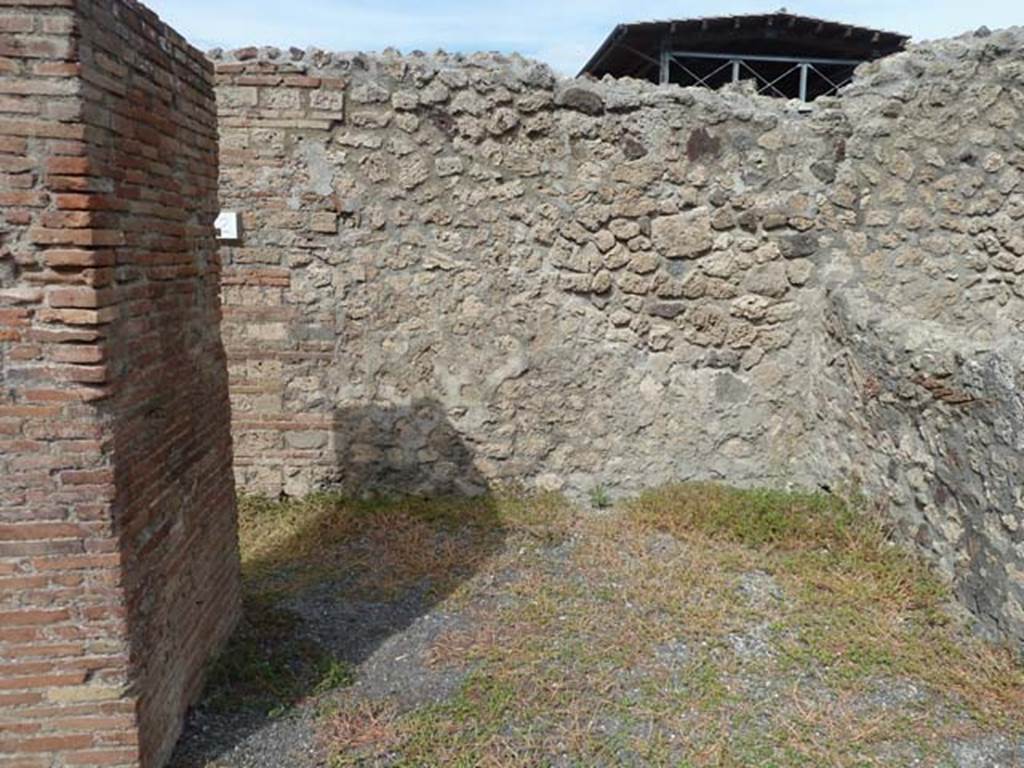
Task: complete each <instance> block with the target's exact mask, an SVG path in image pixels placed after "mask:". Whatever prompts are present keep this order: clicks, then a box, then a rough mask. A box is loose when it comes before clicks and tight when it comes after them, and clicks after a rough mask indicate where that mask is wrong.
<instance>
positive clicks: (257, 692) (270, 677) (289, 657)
mask: <svg viewBox="0 0 1024 768" xmlns="http://www.w3.org/2000/svg"><path fill="white" fill-rule="evenodd" d="M353 681H354V674H353V670H352V667H351V665H350V664H349V663H348V662H345V661H342V660H339V659H337V658H335V657H334V656H333V655H331V654H329V653H328V652H327V651H325V650H324V648H323V647H322V646H321V645H320V644H319V643H317V642H316V641H314V640H312V639H311V638H309V637H306V636H304V634H303V632H302V619H301V617H299V616H298V615H297V614H295V613H293V612H291V611H289V610H287V609H284V608H282V607H280V606H279V605H276V604H275V603H274V601H273V599H272V598H270V597H267V596H261V597H253V598H249V599H248V600H246V605H245V609H244V616H243V619H242V622H241V623H240V625H239V627H238V630H237V631H236V632H235V635H234V637H232V638H231V641H230V642H229V643H228V646H227V648H226V649H225V650H224V652H223V653H222V654H221V656H220V658H219V659H217V661H216V662H215V663H214V665H213V668H212V669H211V670H210V675H209V678H208V681H207V693H206V705H207V706H208V707H210V708H211V709H213V710H215V711H219V712H227V711H235V710H239V709H247V710H250V711H262V712H264V713H266V714H267V716H268V717H279V716H281V715H283V714H286V713H287V712H288V711H289V710H290V709H291V708H292V707H293V706H295V705H296V704H297V703H298V702H299V701H301V700H302V699H304V698H305V697H306V696H309V695H319V694H322V693H326V692H327V691H331V690H334V689H335V688H341V687H344V686H347V685H351V684H352V682H353Z"/></svg>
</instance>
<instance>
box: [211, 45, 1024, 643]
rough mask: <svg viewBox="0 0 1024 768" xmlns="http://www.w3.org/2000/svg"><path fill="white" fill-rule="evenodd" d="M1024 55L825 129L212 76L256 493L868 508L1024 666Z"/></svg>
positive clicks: (903, 84)
mask: <svg viewBox="0 0 1024 768" xmlns="http://www.w3.org/2000/svg"><path fill="white" fill-rule="evenodd" d="M1022 41H1024V35H1022V33H1021V32H1020V30H1009V31H1006V32H1001V33H996V34H994V35H991V36H984V37H982V36H965V37H964V38H960V39H957V40H951V41H940V42H936V43H928V44H924V45H920V46H915V47H913V48H912V49H911V50H910V51H909V52H907V53H904V54H899V55H897V56H894V57H889V58H888V59H885V60H882V61H880V62H876V63H872V64H869V65H865V66H864V67H862V68H861V70H860V72H859V74H858V77H857V80H856V82H855V84H854V85H853V86H852V87H851V88H850V89H849V90H848V92H847V93H846V94H845V95H844V96H843V97H842V98H841V99H820V100H818V101H817V102H815V103H814V104H813V105H811V106H810V108H805V107H802V106H801V105H798V104H796V103H792V102H790V103H786V102H780V101H775V100H770V99H765V98H761V97H757V96H754V95H751V94H750V93H749V92H746V91H744V89H743V88H742V87H741V88H738V89H733V90H728V91H725V92H719V93H712V92H708V91H703V90H697V89H681V88H675V87H668V88H662V87H657V86H653V85H650V84H647V83H639V82H634V81H612V80H605V81H602V82H592V81H586V80H577V81H558V80H557V79H556V78H555V77H554V76H553V75H552V74H551V72H550V71H549V70H548V69H546V68H545V67H543V66H541V65H538V64H535V63H533V62H529V61H526V60H523V59H520V58H518V57H501V56H496V55H471V56H451V55H444V54H437V55H424V54H412V55H409V56H401V55H399V54H397V53H393V52H385V53H384V54H381V55H364V54H337V53H326V52H323V51H318V50H314V49H310V50H307V51H302V50H298V49H292V50H290V51H279V50H277V49H268V48H263V49H256V48H249V49H242V50H239V51H234V52H229V53H224V52H220V51H215V52H213V53H212V54H211V55H212V57H213V58H214V59H215V61H216V65H217V89H218V99H219V107H218V109H219V115H220V128H221V142H222V170H221V199H222V207H223V208H224V209H226V210H234V211H237V212H239V214H240V217H241V221H242V233H241V236H240V239H239V240H238V241H237V242H235V243H230V244H227V245H226V246H225V247H224V248H223V254H224V261H225V272H224V281H223V285H224V288H223V300H224V306H225V309H224V312H225V329H224V334H225V341H226V344H227V347H228V357H229V370H230V376H231V398H232V406H233V419H234V421H233V430H234V436H235V441H236V462H235V469H236V475H237V478H238V481H239V483H240V485H241V487H243V488H245V489H247V490H250V491H258V492H266V493H271V494H277V493H286V494H292V495H299V494H303V493H306V492H308V491H310V490H314V489H317V488H324V487H330V488H340V489H342V490H344V491H346V492H350V493H360V492H367V491H379V490H391V491H402V492H416V493H444V492H453V491H454V492H475V491H480V490H483V488H484V487H485V486H487V485H489V484H498V483H504V482H512V483H517V482H525V483H527V484H529V485H534V486H537V487H541V488H552V489H561V490H565V491H568V492H570V493H574V494H579V495H584V496H585V495H586V494H587V493H588V492H590V491H592V490H593V489H595V488H597V487H599V486H604V487H606V488H607V489H609V490H610V491H611V492H613V493H624V492H632V491H635V490H638V489H640V488H642V487H647V486H651V485H656V484H658V483H662V482H666V481H672V480H685V479H689V478H714V479H721V480H726V481H729V482H733V483H740V484H751V483H767V484H772V485H782V484H795V485H800V486H808V487H827V488H832V489H850V488H853V487H860V488H862V489H863V490H864V491H866V492H868V493H869V494H870V495H871V496H873V497H875V498H878V499H881V500H883V501H885V502H887V508H888V509H889V510H890V511H891V514H892V516H893V518H894V519H895V520H896V521H897V522H898V523H899V528H900V530H901V531H902V532H903V534H904V537H905V538H906V539H907V540H909V541H913V542H915V543H916V544H917V545H918V546H919V547H920V548H921V550H922V551H923V552H926V553H927V554H929V555H930V556H931V557H932V558H933V559H934V560H936V561H937V562H938V563H939V564H940V567H941V569H942V570H943V572H944V573H945V574H946V575H947V577H948V578H950V579H951V581H952V582H953V583H954V585H955V587H956V589H957V591H958V593H959V594H960V595H961V597H962V598H963V600H964V602H965V603H966V604H967V605H969V606H971V607H972V608H973V609H974V610H975V611H976V613H977V615H978V617H979V619H980V620H981V622H982V624H983V625H984V626H985V627H986V628H988V629H991V630H993V631H994V632H997V633H1002V634H1004V635H1005V634H1009V635H1010V636H1016V637H1024V623H1022V621H1021V610H1022V606H1024V593H1022V591H1021V590H1022V588H1024V581H1022V578H1024V571H1022V565H1024V549H1022V548H1024V544H1022V537H1024V521H1022V517H1024V507H1022V502H1021V496H1020V487H1019V486H1020V477H1021V472H1020V469H1021V463H1020V450H1021V444H1020V441H1021V437H1020V436H1021V420H1020V414H1021V402H1020V395H1019V386H1018V385H1019V384H1020V373H1019V372H1020V360H1021V358H1020V354H1019V352H1020V350H1019V348H1018V347H1017V340H1019V338H1020V337H1019V331H1020V321H1021V307H1022V306H1024V304H1022V301H1021V299H1022V283H1021V279H1022V278H1021V277H1020V275H1021V273H1022V272H1024V258H1022V257H1024V248H1022V246H1021V243H1022V242H1024V241H1022V240H1021V237H1022V235H1021V230H1020V219H1021V213H1022V202H1021V200H1022V194H1024V187H1022V185H1021V184H1020V174H1021V172H1022V171H1024V155H1022V148H1024V145H1022V142H1024V139H1022V119H1021V112H1020V110H1021V108H1022V107H1024V103H1022V102H1024V90H1022V88H1024V85H1022V83H1024V77H1022V75H1021V68H1022V66H1024V54H1022Z"/></svg>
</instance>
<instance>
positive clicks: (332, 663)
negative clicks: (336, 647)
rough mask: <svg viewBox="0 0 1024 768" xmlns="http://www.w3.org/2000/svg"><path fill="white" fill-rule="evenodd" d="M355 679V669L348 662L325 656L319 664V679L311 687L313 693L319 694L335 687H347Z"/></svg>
mask: <svg viewBox="0 0 1024 768" xmlns="http://www.w3.org/2000/svg"><path fill="white" fill-rule="evenodd" d="M355 680H356V676H355V670H354V669H353V668H352V665H351V664H350V663H349V662H347V661H344V660H342V659H336V658H333V657H325V658H324V659H323V660H322V662H321V664H320V680H319V682H317V684H316V686H315V687H314V688H313V693H315V694H316V695H318V696H319V695H321V694H324V693H327V692H328V691H333V690H335V689H337V688H347V687H348V686H350V685H352V683H354V682H355Z"/></svg>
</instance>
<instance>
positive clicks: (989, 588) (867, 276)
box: [814, 30, 1024, 638]
mask: <svg viewBox="0 0 1024 768" xmlns="http://www.w3.org/2000/svg"><path fill="white" fill-rule="evenodd" d="M842 109H843V111H844V112H845V113H846V114H847V115H848V122H849V127H848V128H847V131H848V132H849V139H848V141H847V155H848V157H849V162H848V163H846V164H845V165H844V166H843V167H842V168H841V169H840V174H839V176H838V178H837V180H836V183H835V185H834V188H833V191H832V195H833V199H834V200H835V201H836V202H837V203H838V202H839V201H840V199H843V200H847V201H849V205H850V207H851V210H855V211H856V212H857V216H858V226H857V228H856V229H855V230H852V231H849V232H847V233H846V234H845V237H844V239H843V241H842V243H841V247H839V248H836V249H834V250H833V251H832V252H831V253H830V254H829V256H828V257H827V260H826V261H827V264H828V270H827V271H826V273H825V274H823V277H822V283H823V286H824V288H825V294H824V299H823V301H824V306H823V323H822V325H821V327H820V328H819V329H817V332H818V333H819V335H820V336H821V337H822V338H821V349H822V352H823V355H824V358H823V365H822V367H821V369H820V375H821V380H820V382H819V384H817V385H815V387H814V391H815V392H816V393H817V394H818V401H819V408H820V409H821V411H822V412H823V413H824V414H826V420H825V422H824V423H825V425H826V427H827V428H825V429H823V430H822V431H821V433H820V436H821V437H822V438H824V439H823V440H822V448H821V452H820V453H819V454H818V456H819V458H818V462H819V467H818V469H817V474H819V475H821V476H825V475H826V474H828V473H829V472H831V473H834V474H841V475H844V476H846V477H847V478H851V479H854V480H855V481H856V483H857V484H858V485H859V486H860V487H861V488H863V489H864V490H865V491H866V492H867V493H868V494H869V495H870V496H872V497H875V498H877V499H878V500H879V501H880V503H881V504H882V505H883V507H884V508H885V509H886V510H887V511H888V513H889V515H890V516H891V517H892V518H893V519H894V520H896V522H897V523H898V525H899V527H900V530H901V531H902V534H903V538H904V539H906V540H909V541H913V542H914V543H915V544H916V545H917V546H918V547H919V548H920V549H921V551H922V552H924V553H925V554H926V555H927V556H928V557H929V559H931V560H932V561H934V562H936V563H937V564H938V566H939V568H940V570H941V571H942V573H943V574H944V575H945V576H946V577H947V578H948V579H950V580H951V581H952V583H953V584H954V587H955V589H956V591H957V594H958V595H959V596H960V598H961V599H962V601H963V603H964V604H965V605H967V606H968V607H969V608H970V609H971V610H972V611H973V612H974V614H975V615H976V616H978V618H979V619H980V620H981V624H982V626H983V627H984V628H985V629H986V630H988V631H989V632H990V633H991V634H993V635H995V636H1004V637H1005V636H1010V637H1017V638H1024V496H1022V493H1024V487H1022V480H1024V472H1022V469H1024V464H1022V451H1024V386H1022V385H1024V335H1022V330H1024V184H1022V174H1024V117H1022V115H1024V35H1022V34H1021V31H1020V30H1016V31H1007V32H1002V33H997V34H995V35H992V36H986V37H967V38H964V39H958V40H949V41H939V42H936V43H933V44H929V45H927V46H920V47H918V48H916V49H914V50H913V51H911V52H909V53H904V54H899V55H896V56H892V57H889V58H887V59H884V60H881V61H879V62H876V63H874V64H872V65H870V66H869V67H865V68H864V70H863V71H862V72H861V74H860V77H859V78H858V81H857V83H856V84H855V85H854V86H853V87H852V88H851V89H850V90H849V91H847V93H846V94H845V95H844V98H843V102H842Z"/></svg>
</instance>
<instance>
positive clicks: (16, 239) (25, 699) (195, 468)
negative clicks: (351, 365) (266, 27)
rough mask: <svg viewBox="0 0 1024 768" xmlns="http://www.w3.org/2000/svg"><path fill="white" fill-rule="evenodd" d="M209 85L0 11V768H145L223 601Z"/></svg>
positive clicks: (82, 22)
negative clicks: (114, 767)
mask: <svg viewBox="0 0 1024 768" xmlns="http://www.w3.org/2000/svg"><path fill="white" fill-rule="evenodd" d="M216 210H217V132H216V110H215V106H214V93H213V87H212V67H211V66H210V64H209V62H208V61H206V59H205V58H204V57H203V56H202V55H201V54H199V53H198V52H197V51H195V50H194V49H192V48H191V47H189V46H188V45H187V44H186V43H185V41H184V40H183V39H182V38H181V37H180V36H178V35H177V34H175V33H174V32H173V31H171V30H169V29H168V28H167V27H165V26H164V25H163V24H161V23H160V21H159V19H157V18H156V16H155V15H154V14H152V13H151V12H150V11H148V10H146V9H145V8H143V7H142V6H140V5H138V4H137V3H135V2H133V1H132V0H0V216H2V219H0V221H2V229H0V765H3V766H4V768H51V767H59V768H63V767H65V766H140V765H141V766H158V765H161V764H162V763H163V762H164V761H165V759H166V757H167V756H168V755H169V753H170V750H171V749H172V748H173V745H174V741H175V739H176V738H177V736H178V733H179V732H180V729H181V724H182V720H183V718H184V714H185V709H186V708H187V706H188V705H189V704H190V703H191V702H192V701H193V700H194V698H195V696H196V695H197V693H198V689H199V686H200V685H201V682H202V671H203V669H204V665H205V662H206V660H207V658H208V657H209V655H210V654H211V653H212V652H214V651H216V650H217V649H218V648H219V647H220V644H221V642H222V641H223V640H224V639H225V637H226V635H227V633H228V632H230V631H231V628H232V626H233V624H234V619H235V616H236V615H237V608H238V601H239V590H238V586H239V578H238V555H237V536H236V531H235V498H234V485H233V480H232V475H231V439H230V424H229V415H228V414H229V404H228V394H227V371H226V364H225V358H224V350H223V346H222V344H221V340H220V330H219V301H218V291H219V261H218V252H217V243H216V240H215V238H214V229H213V219H214V216H215V215H216Z"/></svg>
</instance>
